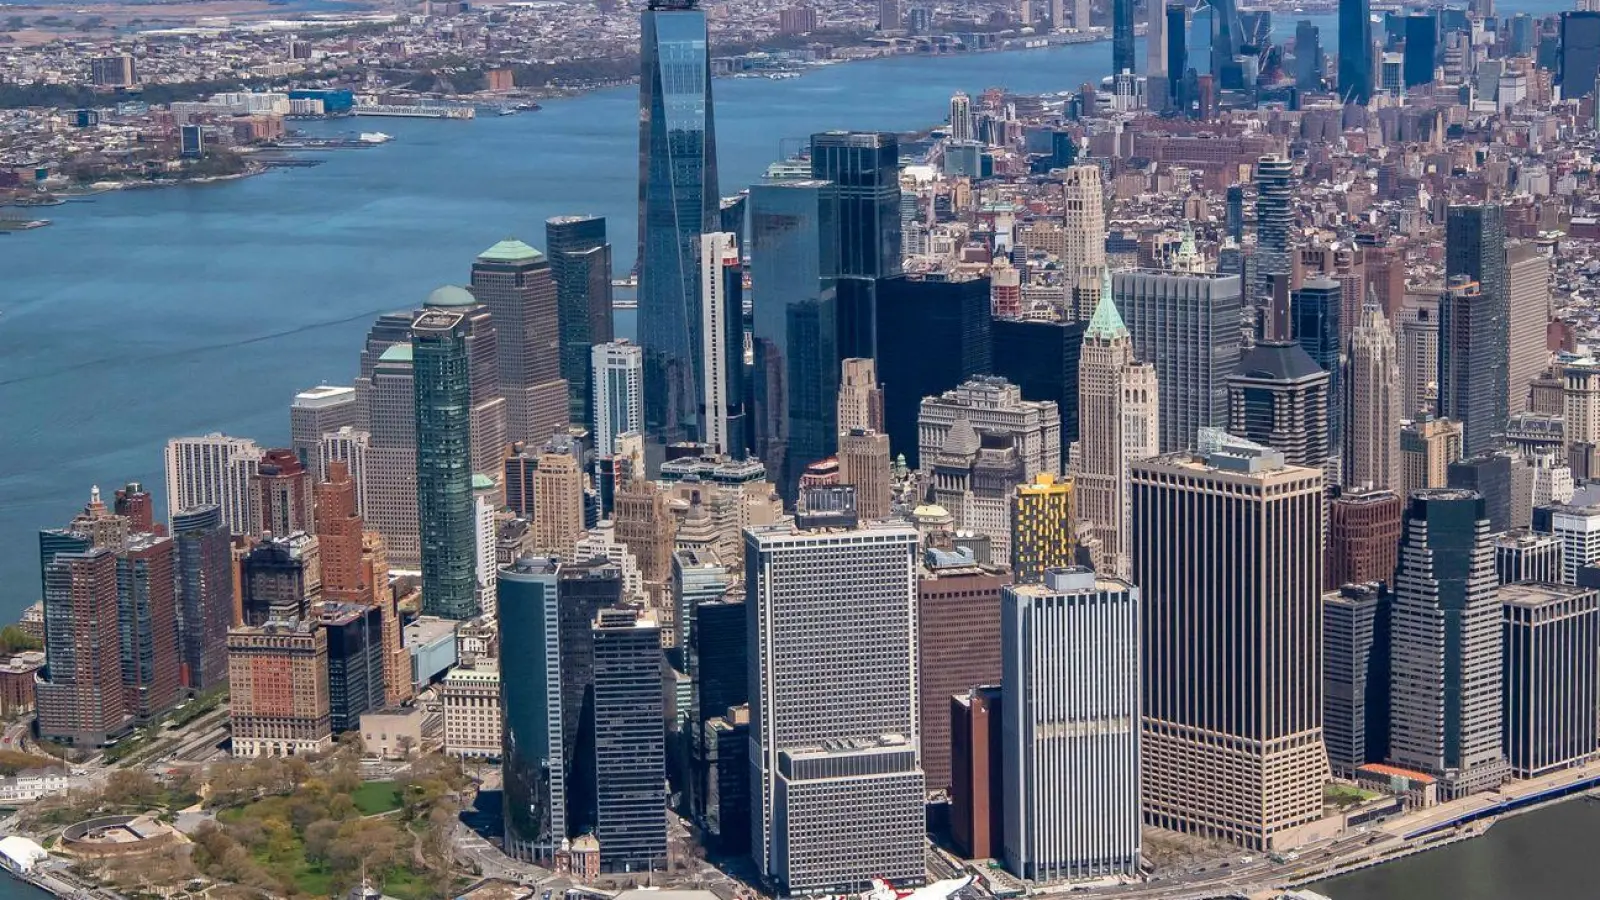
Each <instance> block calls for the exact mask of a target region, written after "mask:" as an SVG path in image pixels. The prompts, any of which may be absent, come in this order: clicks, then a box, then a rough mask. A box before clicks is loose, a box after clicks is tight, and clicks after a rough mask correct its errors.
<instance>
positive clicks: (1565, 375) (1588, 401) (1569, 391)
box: [1554, 357, 1600, 468]
mask: <svg viewBox="0 0 1600 900" xmlns="http://www.w3.org/2000/svg"><path fill="white" fill-rule="evenodd" d="M1554 369H1555V372H1556V374H1557V375H1558V376H1559V377H1560V378H1561V413H1562V417H1563V420H1564V421H1563V423H1562V425H1563V428H1562V438H1563V441H1564V442H1565V444H1566V448H1567V453H1568V456H1569V458H1574V457H1576V458H1578V459H1579V460H1580V461H1588V460H1587V459H1585V457H1591V456H1592V455H1593V453H1594V450H1592V449H1590V447H1600V365H1597V364H1596V362H1595V360H1594V358H1593V357H1582V358H1578V359H1571V360H1567V359H1564V360H1562V361H1561V362H1559V363H1558V364H1557V365H1556V366H1554ZM1591 468H1592V466H1591Z"/></svg>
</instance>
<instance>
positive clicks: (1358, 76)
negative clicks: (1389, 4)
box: [1339, 0, 1372, 106]
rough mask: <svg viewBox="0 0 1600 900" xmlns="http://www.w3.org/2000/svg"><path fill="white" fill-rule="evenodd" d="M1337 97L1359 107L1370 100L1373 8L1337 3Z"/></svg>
mask: <svg viewBox="0 0 1600 900" xmlns="http://www.w3.org/2000/svg"><path fill="white" fill-rule="evenodd" d="M1339 97H1340V98H1341V99H1342V100H1344V101H1345V102H1346V103H1359V104H1361V105H1362V106H1365V105H1366V104H1367V101H1368V100H1371V99H1372V6H1371V4H1370V3H1369V2H1368V0H1339Z"/></svg>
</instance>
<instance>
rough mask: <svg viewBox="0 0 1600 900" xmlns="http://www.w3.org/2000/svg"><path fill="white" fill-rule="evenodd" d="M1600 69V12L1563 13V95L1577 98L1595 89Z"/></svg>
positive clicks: (1564, 97) (1567, 97)
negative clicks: (1596, 76)
mask: <svg viewBox="0 0 1600 900" xmlns="http://www.w3.org/2000/svg"><path fill="white" fill-rule="evenodd" d="M1597 71H1600V12H1589V11H1578V12H1564V13H1562V14H1561V98H1562V99H1563V100H1577V99H1579V98H1582V97H1587V96H1589V92H1590V91H1592V90H1594V79H1595V74H1596V72H1597Z"/></svg>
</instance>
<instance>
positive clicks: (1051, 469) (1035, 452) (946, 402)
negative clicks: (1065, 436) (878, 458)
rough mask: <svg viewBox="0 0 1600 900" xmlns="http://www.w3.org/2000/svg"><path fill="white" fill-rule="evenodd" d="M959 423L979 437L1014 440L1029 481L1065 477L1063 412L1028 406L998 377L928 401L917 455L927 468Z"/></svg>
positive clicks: (1046, 405) (1045, 404) (1047, 405)
mask: <svg viewBox="0 0 1600 900" xmlns="http://www.w3.org/2000/svg"><path fill="white" fill-rule="evenodd" d="M958 420H966V421H967V422H969V423H970V427H972V428H973V429H976V430H978V431H980V432H984V433H990V434H996V435H1001V434H1003V435H1008V436H1010V438H1011V440H1012V443H1013V444H1014V445H1015V447H1016V449H1017V454H1018V456H1020V457H1021V459H1022V464H1023V468H1024V471H1025V476H1024V477H1026V478H1032V477H1034V476H1035V475H1038V474H1039V473H1041V472H1044V473H1047V474H1050V475H1058V474H1060V473H1061V412H1060V409H1059V408H1058V407H1057V406H1056V404H1055V403H1053V402H1051V401H1048V400H1043V401H1041V400H1024V399H1023V397H1022V391H1021V390H1020V389H1018V388H1017V386H1016V385H1014V384H1012V383H1010V382H1008V381H1006V380H1005V379H1004V378H999V377H996V376H980V377H977V378H973V379H970V380H968V381H965V382H962V383H961V384H960V385H959V386H957V387H956V388H955V389H954V390H947V391H945V392H944V393H942V394H939V395H937V396H930V397H924V398H923V399H922V407H921V411H920V412H919V414H918V416H917V444H918V454H917V455H918V457H919V459H920V460H921V464H922V465H923V466H924V467H926V466H927V465H928V461H930V460H932V459H933V457H934V456H935V455H937V454H938V452H939V450H940V448H941V447H943V446H944V445H945V443H946V439H947V438H948V437H949V434H950V430H951V429H952V428H953V427H955V426H956V423H957V421H958Z"/></svg>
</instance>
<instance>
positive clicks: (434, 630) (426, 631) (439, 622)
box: [405, 616, 456, 647]
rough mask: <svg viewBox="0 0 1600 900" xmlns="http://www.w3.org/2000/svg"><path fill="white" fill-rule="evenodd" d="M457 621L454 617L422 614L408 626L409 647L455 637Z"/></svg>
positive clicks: (407, 638) (407, 643) (406, 642)
mask: <svg viewBox="0 0 1600 900" xmlns="http://www.w3.org/2000/svg"><path fill="white" fill-rule="evenodd" d="M455 634H456V622H455V620H454V619H440V618H437V617H435V616H420V617H418V618H417V619H415V620H413V621H412V622H411V624H409V625H407V626H406V640H405V645H406V646H407V647H413V646H418V645H422V644H432V643H436V642H438V641H440V640H443V639H444V638H450V639H452V640H453V639H454V638H455Z"/></svg>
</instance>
